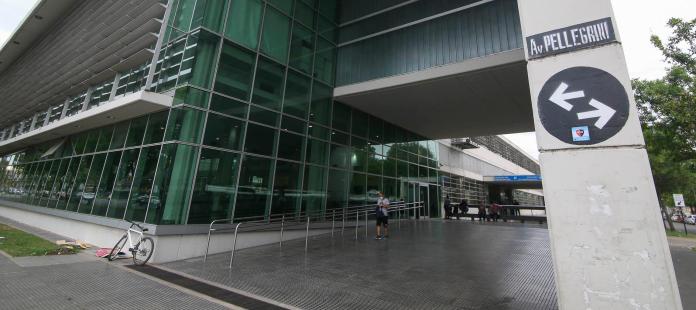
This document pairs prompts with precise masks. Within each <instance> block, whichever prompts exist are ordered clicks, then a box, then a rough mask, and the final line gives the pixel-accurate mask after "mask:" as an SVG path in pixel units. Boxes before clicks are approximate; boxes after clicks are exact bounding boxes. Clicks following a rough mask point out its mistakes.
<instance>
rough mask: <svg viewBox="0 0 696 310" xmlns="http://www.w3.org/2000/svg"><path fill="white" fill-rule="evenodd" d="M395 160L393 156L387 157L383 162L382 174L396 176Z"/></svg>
mask: <svg viewBox="0 0 696 310" xmlns="http://www.w3.org/2000/svg"><path fill="white" fill-rule="evenodd" d="M396 165H397V161H396V159H394V158H388V159H387V160H385V161H384V164H383V172H382V173H383V174H384V175H385V176H388V177H396V176H397V175H396Z"/></svg>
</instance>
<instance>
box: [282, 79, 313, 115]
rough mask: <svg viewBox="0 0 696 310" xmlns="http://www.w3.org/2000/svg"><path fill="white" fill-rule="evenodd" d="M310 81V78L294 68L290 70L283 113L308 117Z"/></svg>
mask: <svg viewBox="0 0 696 310" xmlns="http://www.w3.org/2000/svg"><path fill="white" fill-rule="evenodd" d="M310 83H311V79H310V78H308V77H306V76H304V75H302V74H299V73H296V72H294V71H292V70H290V71H288V80H287V84H286V85H285V101H284V103H283V113H287V114H290V115H294V116H297V117H299V118H302V119H305V118H307V110H308V106H309V95H310Z"/></svg>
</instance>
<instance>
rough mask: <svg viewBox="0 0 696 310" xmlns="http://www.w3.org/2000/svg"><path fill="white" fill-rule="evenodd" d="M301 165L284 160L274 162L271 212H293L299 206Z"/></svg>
mask: <svg viewBox="0 0 696 310" xmlns="http://www.w3.org/2000/svg"><path fill="white" fill-rule="evenodd" d="M301 172H302V166H301V165H300V164H297V163H291V162H286V161H280V160H279V161H278V162H276V170H275V178H274V181H273V203H272V206H271V214H284V213H294V212H296V211H298V210H299V206H300V185H301V184H302V179H301V178H302V173H301Z"/></svg>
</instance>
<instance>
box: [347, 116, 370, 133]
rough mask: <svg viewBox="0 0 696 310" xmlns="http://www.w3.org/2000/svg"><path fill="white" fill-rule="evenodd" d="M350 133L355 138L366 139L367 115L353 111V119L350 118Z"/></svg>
mask: <svg viewBox="0 0 696 310" xmlns="http://www.w3.org/2000/svg"><path fill="white" fill-rule="evenodd" d="M351 128H352V132H353V134H354V135H356V136H360V137H367V128H368V121H367V114H365V112H362V111H358V110H353V118H352V126H351Z"/></svg>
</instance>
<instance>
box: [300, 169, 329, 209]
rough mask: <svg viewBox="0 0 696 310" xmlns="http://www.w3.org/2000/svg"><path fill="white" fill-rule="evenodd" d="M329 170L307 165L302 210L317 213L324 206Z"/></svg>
mask: <svg viewBox="0 0 696 310" xmlns="http://www.w3.org/2000/svg"><path fill="white" fill-rule="evenodd" d="M327 170H328V169H326V168H323V167H317V166H310V165H307V166H306V167H305V175H304V182H303V183H304V185H303V188H304V190H303V192H302V211H305V212H307V213H309V214H317V213H318V212H320V211H322V209H323V208H324V200H325V199H324V198H325V197H326V174H327Z"/></svg>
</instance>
